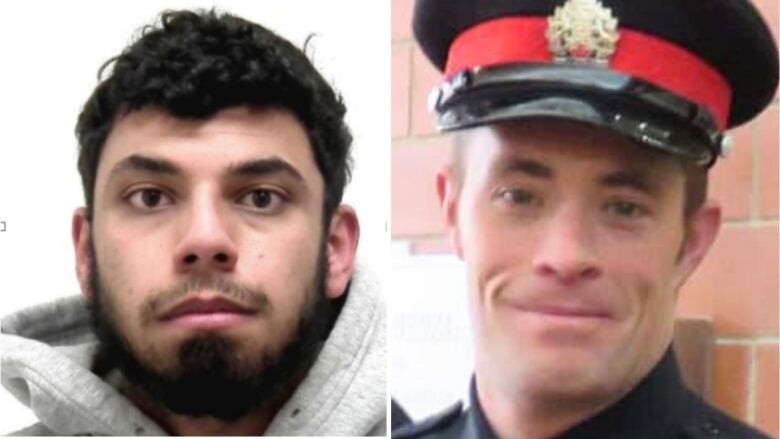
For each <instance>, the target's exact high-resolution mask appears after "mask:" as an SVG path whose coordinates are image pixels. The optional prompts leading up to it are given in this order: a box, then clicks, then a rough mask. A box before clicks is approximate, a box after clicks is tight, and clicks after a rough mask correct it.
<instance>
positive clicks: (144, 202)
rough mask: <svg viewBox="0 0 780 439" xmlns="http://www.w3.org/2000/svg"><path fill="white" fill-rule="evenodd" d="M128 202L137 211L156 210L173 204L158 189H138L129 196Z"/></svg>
mask: <svg viewBox="0 0 780 439" xmlns="http://www.w3.org/2000/svg"><path fill="white" fill-rule="evenodd" d="M127 200H128V202H129V203H130V204H131V205H132V206H134V207H137V208H139V209H156V208H160V207H164V206H169V205H171V204H173V200H172V199H171V198H170V197H169V196H167V195H165V194H164V193H163V192H162V191H161V190H159V189H153V188H144V189H138V190H136V191H134V192H132V193H131V194H130V196H129V197H128V198H127Z"/></svg>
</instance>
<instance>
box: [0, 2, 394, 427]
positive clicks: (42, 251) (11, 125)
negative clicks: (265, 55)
mask: <svg viewBox="0 0 780 439" xmlns="http://www.w3.org/2000/svg"><path fill="white" fill-rule="evenodd" d="M212 6H216V7H217V8H218V9H219V10H222V11H226V12H232V13H235V14H237V15H239V16H242V17H244V18H246V19H249V20H252V21H255V22H257V23H260V24H262V25H264V26H266V27H269V28H270V29H272V30H274V31H275V32H277V33H278V34H280V35H282V36H283V37H285V38H287V39H288V40H290V41H291V42H293V43H294V44H295V45H296V46H298V47H301V46H302V45H303V42H304V41H305V39H306V37H307V36H308V35H309V34H311V33H315V34H317V38H315V40H314V43H313V44H314V54H313V58H314V62H315V65H316V66H317V67H318V68H319V69H320V71H321V72H322V73H323V74H324V76H325V78H326V79H328V80H330V81H331V82H332V83H333V84H334V85H335V87H336V89H337V90H338V91H340V92H341V93H342V95H343V96H344V99H345V101H346V104H347V107H348V114H347V122H348V124H349V125H350V127H351V128H352V131H353V134H354V137H355V141H354V150H353V157H354V163H355V168H354V174H353V180H352V183H351V184H350V185H349V186H348V188H347V191H346V195H345V202H346V203H348V204H351V205H352V206H354V207H355V208H356V210H357V212H358V216H359V218H360V223H361V240H360V245H359V251H358V255H359V257H360V259H361V260H363V261H364V262H366V263H367V265H368V266H370V267H372V268H373V270H374V271H375V272H377V273H378V274H379V275H380V278H381V280H382V281H383V285H385V286H386V285H387V282H386V281H387V279H388V276H387V274H388V272H389V270H388V269H389V253H390V250H389V247H390V237H389V224H388V221H389V209H390V38H389V35H390V18H389V17H390V2H384V1H380V2H373V1H360V0H352V1H333V0H332V1H327V2H319V1H314V0H311V1H303V0H284V1H253V2H250V1H220V2H216V3H215V2H204V1H194V0H193V1H133V2H98V1H94V2H86V1H68V2H54V1H49V2H35V1H28V2H10V3H8V4H4V7H3V14H2V25H0V56H2V62H1V65H2V68H0V96H2V100H1V101H0V111H1V112H2V113H1V116H2V119H0V120H2V125H0V126H1V127H2V130H0V221H4V222H5V223H6V231H5V232H0V294H1V296H0V297H1V299H0V304H2V305H1V306H2V307H1V308H0V311H1V312H0V314H2V315H5V314H8V313H9V312H12V311H14V310H16V309H19V308H22V307H26V306H28V305H31V304H35V303H40V302H45V301H48V300H50V299H53V298H56V297H61V296H65V295H71V294H77V293H78V292H79V288H78V284H77V282H76V276H75V268H74V257H73V250H72V244H71V238H70V223H71V215H72V213H73V210H74V209H75V208H76V207H78V206H81V205H83V194H82V189H81V183H80V179H79V176H78V172H77V171H76V157H77V148H76V147H77V145H76V140H75V137H74V134H73V130H74V127H75V122H76V117H77V115H78V113H79V110H80V108H81V105H82V104H83V103H84V101H85V100H86V99H87V97H88V96H89V94H90V93H91V91H92V90H93V88H94V87H95V85H96V84H97V79H96V74H97V70H98V68H99V67H100V65H102V63H103V62H104V61H105V60H107V59H108V58H110V57H111V56H114V55H116V54H118V53H119V52H120V51H121V50H122V49H123V48H124V47H125V45H127V44H128V43H129V42H130V41H131V39H132V37H133V36H134V35H135V32H136V30H137V29H138V28H139V27H141V26H142V25H144V24H147V23H150V22H152V21H153V20H154V19H155V17H156V16H157V15H158V13H159V12H160V11H162V10H164V9H177V8H193V7H199V8H211V7H212ZM0 412H2V413H3V416H2V417H0V433H6V432H9V431H12V430H13V429H16V428H20V427H23V426H26V425H29V424H30V423H32V422H33V421H34V418H33V416H32V414H31V413H29V411H28V410H27V409H26V408H25V407H23V406H21V404H19V403H18V402H16V401H15V399H13V397H12V396H10V395H9V394H8V393H7V392H5V391H4V390H2V391H0Z"/></svg>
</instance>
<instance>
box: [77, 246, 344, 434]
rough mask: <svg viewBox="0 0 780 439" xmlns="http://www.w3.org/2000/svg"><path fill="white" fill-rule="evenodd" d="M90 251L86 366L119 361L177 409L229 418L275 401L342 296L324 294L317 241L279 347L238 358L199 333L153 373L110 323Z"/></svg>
mask: <svg viewBox="0 0 780 439" xmlns="http://www.w3.org/2000/svg"><path fill="white" fill-rule="evenodd" d="M90 250H91V258H90V259H91V260H90V264H91V286H92V291H93V292H94V300H93V302H92V303H91V306H90V309H91V316H92V323H93V327H94V329H95V332H96V334H97V338H98V342H99V343H98V349H97V353H96V355H95V359H94V362H93V367H92V370H93V372H94V373H96V374H97V375H99V376H104V375H105V374H107V373H108V372H110V371H111V370H113V369H115V368H118V369H119V370H120V371H121V372H122V373H123V374H124V376H125V377H126V378H127V379H128V381H129V382H130V383H132V384H134V385H135V386H137V387H139V388H140V389H142V390H143V391H145V392H146V393H147V394H148V395H149V396H150V397H151V398H152V399H153V400H154V401H155V402H156V403H157V404H159V405H161V406H162V407H163V408H165V409H166V410H168V411H170V412H172V413H175V414H177V415H184V416H190V417H205V416H209V417H213V418H216V419H219V420H221V421H225V422H229V421H234V420H236V419H239V418H241V417H243V416H245V415H247V414H249V413H250V412H252V411H254V410H258V409H263V408H266V407H268V406H270V405H273V404H274V403H277V402H279V399H280V398H281V397H282V396H283V395H284V394H285V393H287V392H289V391H290V390H292V386H294V385H296V383H297V382H298V380H299V379H301V378H302V377H303V376H305V374H306V372H307V371H308V370H309V369H310V368H311V366H312V364H313V363H314V360H315V359H316V358H317V354H318V353H319V350H320V348H321V347H322V344H323V342H324V340H325V339H326V338H327V336H328V333H329V332H330V329H331V328H332V326H333V323H335V319H336V317H337V316H338V313H339V311H340V308H341V305H342V304H343V302H344V300H343V299H341V300H328V299H326V297H325V277H326V275H327V269H328V266H327V260H326V259H325V243H323V245H322V246H321V249H320V255H319V261H318V268H317V273H316V274H315V277H314V279H313V280H312V283H311V287H310V288H309V291H306V292H305V298H304V304H303V306H302V309H301V313H300V317H299V319H298V323H297V328H296V331H295V333H294V335H293V337H292V338H291V339H290V340H288V341H287V344H286V345H285V346H284V347H283V348H282V350H281V351H280V353H279V354H277V355H264V356H263V357H262V358H260V359H259V361H258V360H255V361H253V362H247V361H244V362H243V363H242V362H241V361H240V360H239V359H238V358H237V355H236V347H235V346H234V343H233V342H232V341H231V340H229V339H227V338H225V337H222V336H220V335H218V334H206V335H202V336H197V337H194V338H191V339H189V340H187V341H186V342H184V343H182V345H181V346H180V347H179V351H178V360H179V370H178V371H177V372H176V373H160V372H157V371H155V370H154V369H153V368H151V367H148V365H146V364H144V363H143V362H141V361H140V360H139V359H138V358H137V357H136V355H135V354H134V353H133V352H132V350H131V349H130V345H129V344H128V343H127V340H126V339H125V337H124V336H123V335H122V334H121V332H120V331H119V330H118V329H117V327H116V325H115V321H114V318H113V317H112V315H111V312H110V310H109V309H107V307H106V304H105V303H104V302H105V299H104V298H105V297H106V296H105V294H106V291H105V290H104V289H103V288H102V286H101V283H100V280H99V272H98V267H97V262H96V257H95V251H94V248H91V249H90ZM345 296H346V295H343V296H342V297H345Z"/></svg>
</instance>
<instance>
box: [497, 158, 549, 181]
mask: <svg viewBox="0 0 780 439" xmlns="http://www.w3.org/2000/svg"><path fill="white" fill-rule="evenodd" d="M511 172H520V173H523V174H528V175H529V176H531V177H538V178H551V177H552V176H553V171H552V169H550V168H549V167H548V166H545V165H543V164H541V163H539V162H537V161H536V160H530V159H520V158H512V159H510V160H509V161H508V162H507V163H505V164H504V165H503V166H502V169H501V173H502V174H504V173H511Z"/></svg>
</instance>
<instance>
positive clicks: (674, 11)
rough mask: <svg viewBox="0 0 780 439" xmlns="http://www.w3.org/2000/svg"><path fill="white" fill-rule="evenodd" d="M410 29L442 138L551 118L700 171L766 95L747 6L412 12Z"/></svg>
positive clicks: (769, 78) (647, 4)
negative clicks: (430, 74) (600, 130)
mask: <svg viewBox="0 0 780 439" xmlns="http://www.w3.org/2000/svg"><path fill="white" fill-rule="evenodd" d="M413 29H414V35H415V38H416V39H417V41H418V43H419V45H420V47H421V48H422V50H423V52H424V53H425V55H426V56H427V57H428V59H430V61H431V62H432V63H433V64H434V65H435V66H436V67H437V68H438V69H439V70H440V71H442V72H443V73H444V83H443V84H442V85H441V86H440V87H438V88H437V89H435V90H434V92H433V93H432V95H431V99H430V105H431V107H432V108H433V109H434V110H435V111H436V113H437V115H438V126H439V128H440V129H442V130H444V131H449V130H457V129H462V128H468V127H474V126H479V125H485V124H490V123H494V122H498V121H505V120H514V119H523V118H539V117H552V118H562V119H568V120H574V121H580V122H584V123H588V124H592V125H595V126H599V127H604V128H607V129H611V130H613V131H615V132H617V133H620V134H623V135H625V136H628V137H630V138H632V139H634V140H636V141H638V142H639V143H641V144H643V145H647V146H649V147H653V148H657V149H660V150H663V151H666V152H668V153H672V154H675V155H679V156H682V157H685V158H687V159H690V160H692V161H694V162H695V163H697V164H700V165H702V166H710V165H712V164H713V163H714V161H715V160H716V159H717V157H718V155H720V154H721V152H722V144H723V143H724V134H723V133H724V131H725V130H726V129H728V128H732V127H734V126H737V125H739V124H741V123H743V122H746V121H748V120H750V119H751V118H753V117H754V116H756V115H757V114H758V113H759V112H760V111H761V110H762V109H764V108H765V107H766V105H767V104H768V103H769V102H770V101H771V99H772V98H773V96H774V93H775V89H776V87H777V80H778V57H777V48H776V46H775V42H774V38H773V37H772V34H771V33H770V31H769V29H768V28H767V25H766V24H765V23H764V21H763V20H762V19H761V16H760V15H759V13H758V12H757V11H756V9H755V8H754V6H753V5H752V4H751V3H750V2H749V1H748V0H417V3H416V4H415V9H414V20H413Z"/></svg>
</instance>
